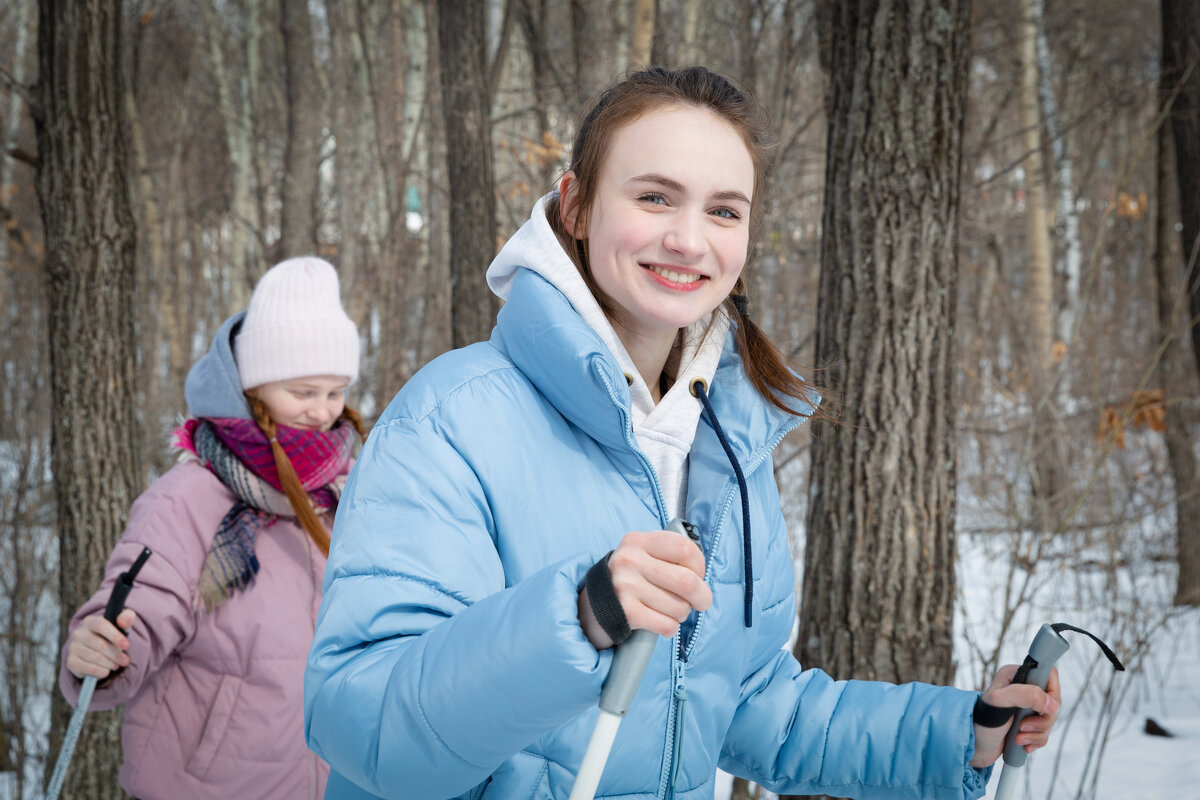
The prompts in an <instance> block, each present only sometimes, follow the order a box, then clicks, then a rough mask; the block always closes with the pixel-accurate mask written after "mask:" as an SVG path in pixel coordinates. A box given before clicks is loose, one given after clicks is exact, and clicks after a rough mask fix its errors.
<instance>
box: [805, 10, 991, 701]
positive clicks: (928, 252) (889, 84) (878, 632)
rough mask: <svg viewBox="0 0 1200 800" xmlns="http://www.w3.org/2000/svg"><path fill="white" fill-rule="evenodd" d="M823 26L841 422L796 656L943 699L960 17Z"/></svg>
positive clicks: (828, 334)
mask: <svg viewBox="0 0 1200 800" xmlns="http://www.w3.org/2000/svg"><path fill="white" fill-rule="evenodd" d="M821 19H822V20H823V24H824V25H825V26H826V30H824V31H822V37H821V38H822V41H824V42H827V43H828V47H829V48H830V52H829V63H830V72H829V88H828V93H827V96H826V106H827V112H828V119H829V123H828V124H829V131H828V141H827V155H826V168H825V210H824V222H823V235H822V244H821V281H820V290H819V297H818V311H817V338H816V359H817V363H818V364H821V365H828V370H827V371H826V372H825V373H823V378H824V382H825V383H826V384H827V385H829V386H830V387H831V388H832V389H833V390H834V391H835V392H836V393H837V394H838V396H839V397H840V399H841V402H842V404H843V409H842V417H843V419H842V424H840V425H837V426H830V425H819V426H815V427H814V430H813V440H814V445H813V460H812V470H811V477H810V485H809V510H808V521H807V543H806V546H805V556H804V586H803V593H802V601H801V607H800V635H799V639H798V641H797V644H796V654H797V656H798V657H799V658H800V661H801V662H802V663H803V664H805V666H816V667H821V668H823V669H825V670H826V671H828V672H830V673H831V674H833V675H834V676H835V677H838V678H862V679H872V680H886V681H909V680H914V679H919V680H926V681H934V682H949V681H951V679H952V678H953V676H954V666H953V661H952V649H953V648H952V642H951V636H952V623H953V609H954V586H955V579H954V569H955V563H954V562H955V541H954V512H955V505H954V492H955V480H956V474H955V430H954V414H955V396H954V369H955V342H954V313H955V305H956V302H957V300H956V298H957V293H958V275H957V272H958V263H957V230H958V229H957V215H958V205H959V174H960V168H961V163H962V136H963V133H962V131H963V113H964V105H965V99H966V98H965V87H966V75H967V66H968V28H969V24H970V3H969V0H940V1H935V2H922V0H858V2H845V3H843V2H832V1H830V2H827V3H826V7H825V8H824V9H823V10H822V13H821ZM864 53H870V54H871V57H870V58H864V57H863V55H862V54H864Z"/></svg>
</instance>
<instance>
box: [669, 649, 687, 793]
mask: <svg viewBox="0 0 1200 800" xmlns="http://www.w3.org/2000/svg"><path fill="white" fill-rule="evenodd" d="M686 667H687V662H685V661H680V660H676V661H675V669H674V672H675V675H674V678H675V680H674V687H673V689H672V694H674V695H675V703H676V705H675V737H674V740H673V742H672V745H671V773H670V775H671V777H670V781H669V783H668V784H667V793H666V798H667V800H675V782H676V781H677V780H679V765H680V764H682V763H683V729H684V726H685V725H686V724H687V687H686V686H685V685H684V680H683V673H684V670H685V669H686Z"/></svg>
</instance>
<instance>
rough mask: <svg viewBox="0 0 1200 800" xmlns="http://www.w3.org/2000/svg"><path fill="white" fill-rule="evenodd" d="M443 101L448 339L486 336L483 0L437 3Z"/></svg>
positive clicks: (488, 151)
mask: <svg viewBox="0 0 1200 800" xmlns="http://www.w3.org/2000/svg"><path fill="white" fill-rule="evenodd" d="M437 18H438V19H437V30H438V48H439V51H440V52H439V63H440V64H441V75H442V109H443V113H444V115H445V118H446V147H447V159H448V160H447V164H448V166H449V174H448V176H447V177H448V179H449V185H450V186H451V187H453V190H452V191H451V192H450V229H451V231H452V235H451V237H450V269H451V278H450V286H451V299H450V313H451V329H452V332H453V346H454V347H462V346H464V345H467V344H470V343H471V342H477V341H480V340H483V339H486V338H487V336H488V332H489V331H490V330H491V327H492V322H493V321H494V319H495V316H496V303H495V301H494V300H493V298H492V295H491V292H490V291H489V290H488V288H487V284H486V283H485V282H484V280H483V271H484V270H485V269H486V268H487V265H488V264H489V263H491V260H492V256H493V255H494V254H495V252H496V223H495V219H496V198H495V188H494V186H493V180H494V179H493V176H492V130H491V127H492V115H491V109H490V107H489V105H488V86H487V75H488V59H487V46H486V40H485V39H484V34H485V30H486V25H485V21H486V20H485V18H486V13H485V7H484V1H483V0H463V2H453V3H452V2H448V0H441V1H440V2H439V3H438V8H437Z"/></svg>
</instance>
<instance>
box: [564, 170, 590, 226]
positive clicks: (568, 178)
mask: <svg viewBox="0 0 1200 800" xmlns="http://www.w3.org/2000/svg"><path fill="white" fill-rule="evenodd" d="M575 180H576V178H575V173H574V172H568V173H566V174H565V175H563V176H562V180H560V181H559V182H558V215H559V218H560V219H561V220H562V224H563V227H564V228H566V230H567V233H569V234H571V235H572V236H574V237H575V238H576V239H582V238H583V237H584V235H585V232H584V230H583V226H582V225H580V224H579V220H578V214H579V202H578V200H579V197H578V195H577V193H576V191H575Z"/></svg>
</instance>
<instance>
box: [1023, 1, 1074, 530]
mask: <svg viewBox="0 0 1200 800" xmlns="http://www.w3.org/2000/svg"><path fill="white" fill-rule="evenodd" d="M1035 2H1036V0H1023V2H1022V5H1021V12H1022V18H1021V23H1020V42H1019V52H1020V56H1021V103H1020V112H1021V130H1022V138H1023V145H1024V150H1025V158H1024V160H1023V161H1022V166H1023V168H1024V171H1025V230H1026V235H1027V237H1028V250H1029V268H1028V275H1029V290H1028V293H1027V295H1026V305H1027V307H1028V309H1029V320H1028V336H1029V340H1028V353H1029V368H1030V373H1031V377H1032V379H1033V380H1032V388H1031V392H1030V399H1031V405H1032V422H1031V425H1032V430H1031V433H1030V436H1029V441H1030V443H1031V449H1030V480H1031V488H1032V494H1033V503H1034V516H1033V523H1034V525H1035V526H1036V527H1037V528H1038V529H1039V530H1042V531H1052V530H1055V529H1056V528H1057V527H1058V523H1059V520H1058V519H1057V508H1058V505H1059V503H1058V500H1059V496H1060V494H1061V492H1062V489H1063V486H1062V482H1063V481H1062V472H1063V470H1062V465H1061V459H1060V458H1059V456H1058V451H1057V446H1058V437H1059V431H1058V425H1057V421H1056V407H1055V404H1054V398H1053V396H1052V391H1053V390H1052V383H1053V381H1054V379H1055V372H1056V365H1055V362H1054V267H1053V263H1052V261H1051V257H1050V254H1051V248H1050V223H1049V203H1048V200H1047V191H1046V170H1045V163H1044V161H1043V159H1042V120H1041V114H1040V113H1039V111H1038V108H1039V100H1038V65H1037V24H1036V22H1035V14H1036V11H1035V9H1034V3H1035Z"/></svg>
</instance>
